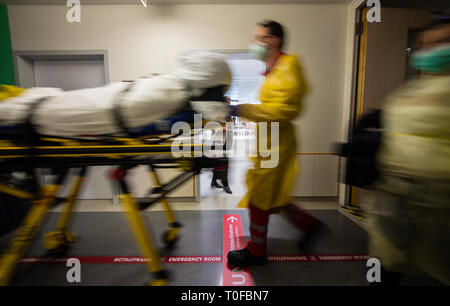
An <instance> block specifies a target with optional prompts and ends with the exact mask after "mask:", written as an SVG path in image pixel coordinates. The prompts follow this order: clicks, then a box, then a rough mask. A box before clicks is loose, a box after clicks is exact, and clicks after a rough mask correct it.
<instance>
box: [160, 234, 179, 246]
mask: <svg viewBox="0 0 450 306" xmlns="http://www.w3.org/2000/svg"><path fill="white" fill-rule="evenodd" d="M162 241H163V243H164V244H165V245H166V246H167V247H173V246H174V245H175V244H176V243H177V242H178V235H177V233H175V232H173V230H167V231H165V232H164V233H163V235H162Z"/></svg>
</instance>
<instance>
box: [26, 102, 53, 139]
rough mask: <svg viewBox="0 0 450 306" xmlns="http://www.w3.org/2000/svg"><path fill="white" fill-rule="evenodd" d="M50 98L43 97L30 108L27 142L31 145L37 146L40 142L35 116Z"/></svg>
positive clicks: (27, 120)
mask: <svg viewBox="0 0 450 306" xmlns="http://www.w3.org/2000/svg"><path fill="white" fill-rule="evenodd" d="M49 98H52V97H43V98H40V99H39V100H37V101H35V102H34V103H32V104H31V106H30V108H29V109H28V115H27V117H26V118H25V140H26V141H27V143H28V144H29V145H31V146H32V145H36V144H37V143H38V142H39V133H38V132H37V131H36V127H35V125H34V124H33V116H34V113H35V112H36V110H37V109H38V107H39V106H41V105H42V103H43V102H44V101H46V100H48V99H49Z"/></svg>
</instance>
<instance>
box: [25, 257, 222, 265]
mask: <svg viewBox="0 0 450 306" xmlns="http://www.w3.org/2000/svg"><path fill="white" fill-rule="evenodd" d="M69 258H77V259H79V260H80V262H81V263H88V264H96V263H107V264H111V263H119V264H123V263H131V264H139V263H145V262H149V261H151V259H150V258H146V257H142V256H72V257H40V256H34V257H26V258H24V259H22V260H20V263H66V262H67V260H68V259H69ZM218 262H222V256H162V257H161V263H168V264H170V263H218Z"/></svg>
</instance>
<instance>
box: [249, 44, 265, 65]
mask: <svg viewBox="0 0 450 306" xmlns="http://www.w3.org/2000/svg"><path fill="white" fill-rule="evenodd" d="M248 53H250V55H252V56H253V57H255V58H256V59H258V60H260V61H265V60H266V59H267V57H268V55H269V49H268V48H267V46H265V45H263V44H260V43H251V44H250V45H249V46H248Z"/></svg>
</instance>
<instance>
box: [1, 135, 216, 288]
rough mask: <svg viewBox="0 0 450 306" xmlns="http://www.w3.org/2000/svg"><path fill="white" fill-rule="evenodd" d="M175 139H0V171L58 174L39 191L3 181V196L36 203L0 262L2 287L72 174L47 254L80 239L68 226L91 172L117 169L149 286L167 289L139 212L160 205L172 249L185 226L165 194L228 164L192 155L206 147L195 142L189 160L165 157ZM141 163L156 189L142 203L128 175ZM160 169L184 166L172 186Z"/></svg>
mask: <svg viewBox="0 0 450 306" xmlns="http://www.w3.org/2000/svg"><path fill="white" fill-rule="evenodd" d="M175 136H176V135H175ZM172 139H173V136H170V137H166V138H156V140H155V139H148V138H145V137H143V138H139V139H134V138H133V139H129V138H115V139H108V141H106V143H105V144H102V143H101V142H100V143H98V141H96V142H89V141H88V142H80V141H79V140H72V139H64V138H47V139H42V141H43V142H44V143H45V144H40V145H36V146H35V145H33V146H21V145H15V144H14V143H13V142H11V141H9V140H5V139H4V140H3V141H1V137H0V173H2V172H3V173H5V172H6V173H7V172H8V171H21V170H22V171H27V172H28V173H35V171H36V169H38V168H49V169H51V170H52V171H53V172H54V173H55V174H56V175H57V176H56V179H55V181H54V182H53V183H52V184H47V185H44V186H39V185H36V186H35V188H34V189H35V191H36V192H35V193H33V192H30V191H28V190H20V189H16V188H13V187H10V186H8V185H6V184H3V183H1V182H0V192H4V193H8V194H10V195H13V196H16V197H20V198H24V199H30V200H32V201H33V205H32V208H31V209H30V211H29V212H28V214H27V216H26V217H25V219H24V220H23V221H22V224H21V226H20V227H19V228H18V229H17V230H16V232H15V234H14V236H13V238H12V240H11V241H10V243H9V245H8V246H7V247H6V249H5V250H4V251H3V254H2V256H1V258H0V285H7V284H8V283H9V282H10V280H11V277H12V276H13V273H14V270H15V268H16V266H17V264H18V262H19V260H20V259H21V258H22V257H23V256H24V255H25V253H26V251H27V249H28V247H29V245H30V243H31V241H32V239H33V238H34V236H35V234H36V233H37V231H38V229H39V227H40V225H41V224H42V222H43V221H44V219H45V217H46V215H47V213H48V210H49V209H50V208H51V207H52V206H53V205H55V203H58V202H61V201H58V198H57V194H58V191H59V190H60V188H61V186H62V185H63V183H64V180H65V179H66V177H67V176H68V174H69V170H70V169H74V168H75V169H77V173H76V174H75V179H74V181H73V184H72V188H71V191H70V194H69V196H68V197H67V198H66V199H65V200H64V202H65V207H64V209H63V212H62V213H61V216H60V219H59V221H58V224H57V226H56V229H55V231H52V232H49V233H47V234H45V235H44V247H45V249H46V250H47V251H48V252H49V254H55V255H56V254H61V253H63V252H64V251H66V250H67V248H68V247H69V245H70V244H71V243H73V242H75V241H76V237H75V235H73V234H72V233H71V232H70V231H69V225H70V221H71V217H72V214H73V211H74V208H75V205H76V199H77V195H78V194H79V192H80V189H81V186H82V183H83V180H84V178H85V176H86V172H87V168H88V167H91V166H104V165H112V166H119V168H118V169H116V170H115V171H114V173H113V175H112V176H111V178H112V179H113V180H116V181H117V182H118V183H119V189H120V190H119V192H120V201H121V203H122V204H123V206H124V208H125V212H126V215H127V219H128V221H129V223H130V225H131V228H132V231H133V234H134V236H135V238H136V240H137V243H138V245H139V247H140V249H141V252H142V254H143V256H144V257H146V258H149V259H150V260H149V261H147V262H146V265H147V269H148V271H149V272H150V273H151V274H152V275H153V280H152V281H151V282H150V283H149V284H150V285H165V284H166V282H167V281H168V274H167V272H166V271H165V270H164V269H163V267H162V265H161V263H160V258H159V253H158V251H157V249H156V248H155V247H154V242H153V241H152V238H151V235H150V233H149V230H148V229H147V227H146V226H145V223H144V221H143V218H142V215H141V214H140V212H139V211H140V210H143V209H145V208H147V207H149V206H150V205H152V204H154V203H156V202H158V201H161V202H162V204H163V207H164V210H165V213H166V217H167V221H168V223H169V230H168V231H166V232H165V234H164V237H163V241H164V243H165V244H166V245H167V246H172V245H174V244H175V242H176V241H177V239H178V235H179V230H180V228H181V224H180V223H179V222H178V221H177V218H176V216H175V214H174V212H173V211H172V209H171V207H170V204H169V202H168V200H167V197H166V196H167V194H168V193H170V192H172V191H173V190H175V189H176V188H178V187H179V186H180V185H182V184H183V183H184V182H186V181H187V180H189V179H190V178H191V177H192V176H194V175H196V174H198V173H200V171H201V169H203V168H213V167H215V166H217V165H220V164H221V163H223V162H224V161H225V159H224V158H207V157H194V156H195V154H194V152H195V151H196V150H201V149H202V146H203V145H195V144H194V145H191V151H190V152H191V153H192V154H191V157H189V158H180V159H178V158H173V157H171V158H167V155H168V154H170V153H171V140H172ZM8 142H9V143H8ZM54 143H56V144H59V145H55V144H54ZM111 143H115V144H111ZM149 143H151V144H149ZM8 145H11V146H8ZM159 154H162V155H163V156H164V158H158V155H159ZM138 165H146V166H148V168H149V172H150V174H151V175H152V178H153V181H154V183H155V185H156V186H155V187H154V188H153V190H152V192H151V194H150V197H148V198H146V199H143V200H140V201H137V200H135V199H134V198H133V197H132V195H131V193H130V191H129V187H128V185H127V182H126V175H127V171H128V170H129V169H131V168H133V167H136V166H138ZM158 168H181V169H182V170H183V173H181V174H180V175H178V176H177V177H175V178H174V179H172V180H171V181H170V182H168V183H166V184H162V183H161V181H160V179H159V177H158V175H157V173H156V171H155V170H156V169H158ZM35 181H37V180H36V179H35ZM36 184H37V183H36Z"/></svg>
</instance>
